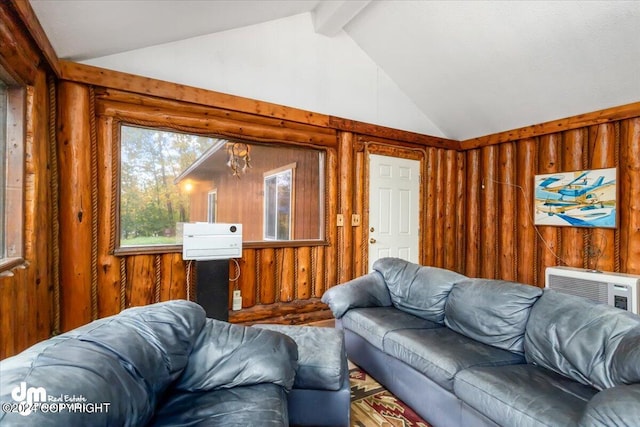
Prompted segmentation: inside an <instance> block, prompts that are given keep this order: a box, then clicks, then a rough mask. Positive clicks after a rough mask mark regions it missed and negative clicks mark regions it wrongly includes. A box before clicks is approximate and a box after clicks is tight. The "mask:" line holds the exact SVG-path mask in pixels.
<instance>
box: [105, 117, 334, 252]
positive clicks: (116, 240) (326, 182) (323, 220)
mask: <svg viewBox="0 0 640 427" xmlns="http://www.w3.org/2000/svg"><path fill="white" fill-rule="evenodd" d="M126 117H127V113H126V112H122V116H121V117H119V118H118V119H116V120H112V121H111V122H110V125H109V126H110V127H111V135H112V136H111V145H112V146H113V147H114V148H113V150H112V159H113V167H112V169H111V170H112V180H113V181H114V182H115V183H116V184H117V185H116V188H117V189H116V191H114V192H113V193H112V194H111V212H112V213H111V217H112V218H114V219H115V221H114V223H113V224H112V227H111V233H112V238H111V242H110V245H109V248H110V249H109V253H110V254H113V255H115V256H130V255H146V254H163V253H178V252H182V243H176V244H167V245H149V246H142V245H141V246H120V221H121V220H120V193H121V191H120V177H121V153H120V151H121V144H122V141H121V134H120V129H121V127H122V126H134V127H145V128H149V129H156V130H159V131H168V132H182V133H185V132H186V133H191V134H194V135H199V136H204V137H211V138H222V139H233V140H237V139H238V137H237V136H235V135H233V136H231V135H226V134H225V133H224V132H207V131H205V130H202V129H197V128H189V129H187V128H184V127H181V126H173V125H171V124H167V123H158V122H155V121H145V120H130V119H127V118H126ZM242 140H244V141H246V142H249V143H251V144H273V143H278V144H282V145H283V146H291V147H295V146H297V147H301V146H302V147H304V148H309V149H312V150H319V151H322V152H323V155H322V156H321V161H320V165H319V166H320V169H321V170H322V172H323V178H322V180H321V181H320V194H322V197H323V201H322V205H323V208H322V215H321V216H320V231H321V234H322V235H321V236H320V237H319V238H318V239H304V240H303V239H300V240H273V241H266V240H263V241H244V242H243V246H244V247H245V248H254V249H261V248H289V247H291V248H296V247H313V246H328V245H329V239H330V237H331V233H330V230H329V224H330V222H329V221H328V220H327V218H328V216H327V215H328V213H329V212H330V209H331V203H330V194H329V188H330V186H331V185H330V184H331V182H332V181H331V179H332V178H331V173H330V171H329V169H328V167H329V164H330V162H328V161H327V157H329V156H335V150H334V148H333V147H330V146H323V145H316V144H306V143H305V144H300V143H296V142H288V141H280V140H278V141H275V140H273V139H268V140H262V139H260V138H255V137H251V136H248V135H243V138H242Z"/></svg>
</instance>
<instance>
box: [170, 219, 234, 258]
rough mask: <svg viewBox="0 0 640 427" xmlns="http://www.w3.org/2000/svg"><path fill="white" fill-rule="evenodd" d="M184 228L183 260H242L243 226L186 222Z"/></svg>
mask: <svg viewBox="0 0 640 427" xmlns="http://www.w3.org/2000/svg"><path fill="white" fill-rule="evenodd" d="M182 226H183V229H182V259H193V260H196V261H207V260H219V259H231V258H242V224H224V223H219V222H185V223H183V225H182Z"/></svg>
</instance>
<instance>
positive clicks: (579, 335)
mask: <svg viewBox="0 0 640 427" xmlns="http://www.w3.org/2000/svg"><path fill="white" fill-rule="evenodd" d="M639 326H640V317H638V316H635V315H633V314H631V313H628V312H626V311H623V310H620V309H617V308H614V307H611V306H608V305H605V304H597V303H594V302H592V301H590V300H588V299H585V298H581V297H578V296H574V295H566V294H563V293H558V292H555V291H553V290H550V289H546V290H545V292H544V295H543V296H542V297H541V298H540V300H539V301H538V302H537V303H536V305H535V306H534V307H533V310H531V316H530V319H529V323H528V324H527V331H526V334H525V356H526V358H527V361H528V362H529V363H535V364H537V365H540V366H543V367H545V368H547V369H551V370H553V371H555V372H558V373H560V374H563V375H566V376H568V377H570V378H572V379H574V380H576V381H579V382H581V383H583V384H586V385H591V386H593V387H595V388H597V389H605V388H609V387H613V386H615V385H617V384H623V383H628V382H633V381H637V380H638V369H639V368H638V366H639V365H640V359H639V356H640V351H639V350H638V349H637V348H638V347H637V345H638V343H639V340H638V338H637V331H638V329H637V328H638V327H639ZM627 335H628V337H627ZM618 349H619V351H618ZM614 368H615V369H614Z"/></svg>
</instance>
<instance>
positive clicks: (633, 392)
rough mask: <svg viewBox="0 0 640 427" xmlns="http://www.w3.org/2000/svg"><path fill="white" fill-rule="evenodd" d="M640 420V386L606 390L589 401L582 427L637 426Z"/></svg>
mask: <svg viewBox="0 0 640 427" xmlns="http://www.w3.org/2000/svg"><path fill="white" fill-rule="evenodd" d="M638 420H640V384H632V385H619V386H616V387H612V388H608V389H604V390H602V391H601V392H599V393H598V394H596V395H595V396H593V398H592V399H591V400H590V401H589V403H588V404H587V409H586V410H585V412H584V414H583V415H582V419H581V420H580V426H581V427H611V426H616V427H622V426H628V427H632V426H637V425H638Z"/></svg>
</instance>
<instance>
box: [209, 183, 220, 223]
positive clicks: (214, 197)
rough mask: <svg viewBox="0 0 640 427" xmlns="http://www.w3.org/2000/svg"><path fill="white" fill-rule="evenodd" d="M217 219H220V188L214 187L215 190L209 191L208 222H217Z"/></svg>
mask: <svg viewBox="0 0 640 427" xmlns="http://www.w3.org/2000/svg"><path fill="white" fill-rule="evenodd" d="M212 202H213V203H212ZM217 219H218V189H217V188H214V189H213V190H210V191H209V192H208V193H207V222H216V220H217Z"/></svg>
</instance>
